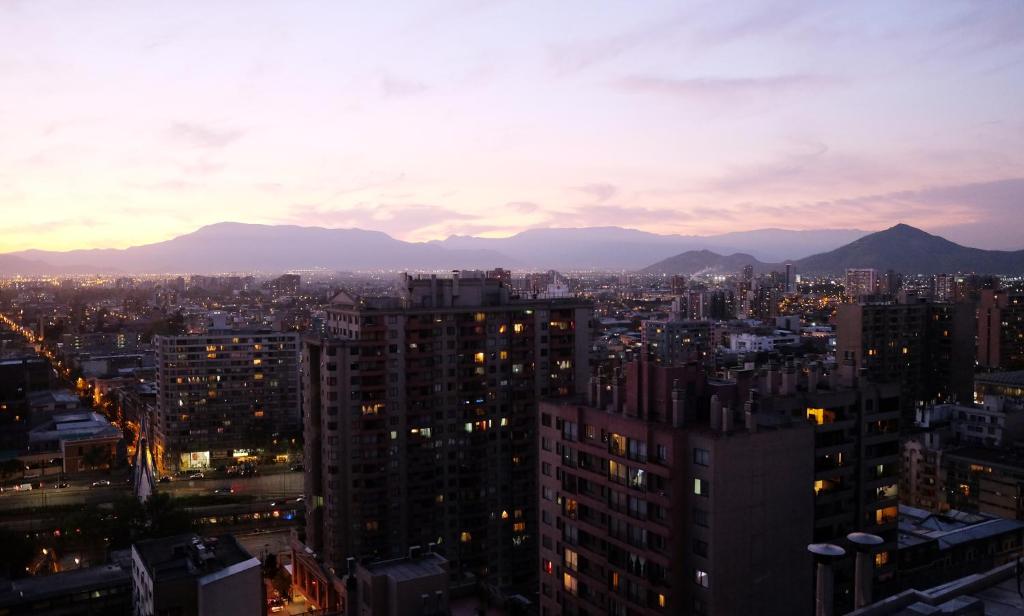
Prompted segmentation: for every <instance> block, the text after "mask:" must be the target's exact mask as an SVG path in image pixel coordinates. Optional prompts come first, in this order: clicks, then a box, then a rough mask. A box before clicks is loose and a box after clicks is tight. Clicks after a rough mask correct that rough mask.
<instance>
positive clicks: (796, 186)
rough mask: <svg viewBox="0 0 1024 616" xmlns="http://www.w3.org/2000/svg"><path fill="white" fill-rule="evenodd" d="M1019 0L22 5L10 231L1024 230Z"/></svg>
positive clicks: (969, 234) (8, 170) (1, 239)
mask: <svg viewBox="0 0 1024 616" xmlns="http://www.w3.org/2000/svg"><path fill="white" fill-rule="evenodd" d="M1022 23H1024V8H1022V5H1021V4H1020V3H1019V2H988V3H970V2H943V3H935V2H909V3H900V4H895V5H894V4H893V3H890V2H861V3H855V4H834V3H824V4H823V3H811V2H781V3H774V2H773V3H729V4H728V5H722V3H711V2H707V3H676V2H651V3H644V5H643V8H642V10H640V9H639V8H638V7H637V6H636V5H634V4H631V3H615V4H611V3H609V4H603V5H595V4H593V3H590V2H564V3H557V4H551V3H534V2H522V3H516V2H488V1H470V0H467V1H458V2H442V3H430V4H429V5H428V4H426V3H415V4H404V3H374V4H373V5H372V6H369V5H357V4H341V3H331V2H289V3H274V2H255V3H254V2H219V3H199V2H191V3H174V4H173V5H156V4H146V5H132V6H124V5H122V4H119V3H81V2H24V1H10V0H8V1H5V2H0V90H2V91H3V92H4V96H3V100H2V102H0V111H2V114H0V137H2V139H0V205H2V211H3V213H4V215H5V220H4V225H3V227H2V228H0V252H9V251H15V250H23V249H28V248H40V249H50V250H68V249H74V248H93V247H125V246H130V245H136V244H142V243H147V242H153V241H158V240H164V239H169V238H171V237H174V236H176V235H181V234H184V233H187V232H190V231H193V230H195V229H196V228H198V227H200V226H202V225H205V224H210V223H217V222H223V221H238V222H249V223H265V224H307V225H308V224H313V225H319V226H325V227H360V228H365V229H374V230H381V231H384V232H387V233H389V234H391V235H392V236H394V237H396V238H398V239H403V240H411V241H424V240H431V239H443V238H445V237H447V236H449V235H451V234H462V235H480V236H490V237H501V236H507V235H511V234H513V233H515V232H517V231H521V230H523V229H526V228H536V227H549V226H559V227H567V226H572V227H584V226H602V225H618V226H625V227H630V228H636V229H642V230H648V231H655V232H659V233H682V234H697V235H707V234H716V233H722V232H726V231H737V230H739V231H742V230H751V229H759V228H767V227H775V228H786V229H829V228H845V229H861V230H864V231H877V230H880V229H883V228H886V227H889V226H891V225H892V224H895V223H896V222H905V223H908V224H912V225H915V226H918V227H921V228H923V229H925V230H927V231H929V232H933V233H939V234H942V235H943V236H945V237H948V238H949V239H951V240H954V241H958V242H960V243H964V244H967V245H970V246H977V247H982V248H1001V249H1016V248H1024V243H1022V241H1021V239H1020V234H1019V232H1018V230H1017V229H1016V228H1013V227H1012V226H1007V225H1001V224H999V222H1000V221H1002V220H1004V219H1006V218H1007V217H1012V216H1014V215H1016V214H1017V213H1018V211H1019V210H1018V209H1017V208H1019V207H1020V204H1021V196H1022V194H1024V104H1022V103H1024V96H1022V95H1024V80H1022V79H1020V75H1021V71H1022V60H1024V36H1022Z"/></svg>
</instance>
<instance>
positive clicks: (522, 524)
mask: <svg viewBox="0 0 1024 616" xmlns="http://www.w3.org/2000/svg"><path fill="white" fill-rule="evenodd" d="M592 319H593V308H592V306H591V305H590V304H589V303H588V302H585V301H581V300H577V299H573V298H560V299H518V298H516V297H515V296H514V295H511V294H510V292H509V288H508V286H507V285H505V283H504V282H502V281H501V280H499V279H492V278H487V277H485V276H482V275H474V276H468V277H467V276H464V275H461V274H460V273H456V274H455V275H454V276H453V277H452V278H437V277H420V278H411V277H408V276H404V277H403V280H402V284H401V288H400V290H399V295H398V296H397V297H386V298H359V297H355V296H352V295H349V294H347V293H341V294H339V295H338V296H337V297H335V298H334V300H333V303H332V305H331V307H330V308H329V309H328V323H329V327H330V333H331V338H330V339H318V340H309V341H307V342H306V344H304V346H303V366H304V377H305V379H306V385H305V395H304V406H305V447H306V452H305V465H306V495H307V501H306V503H307V518H306V522H307V524H306V529H305V543H304V546H305V548H308V550H309V551H306V549H299V550H297V551H296V567H297V569H303V572H302V573H301V574H300V578H299V579H300V581H301V584H300V587H301V588H302V590H303V592H306V593H307V594H308V593H309V592H311V591H312V590H313V588H312V587H313V585H314V584H316V585H317V588H318V589H319V588H323V586H324V585H331V586H335V587H337V584H338V581H337V575H335V574H332V573H331V571H332V570H336V571H340V570H342V568H343V567H344V563H345V561H346V559H348V558H352V557H373V558H377V559H381V558H389V557H395V556H400V555H402V554H404V553H405V552H406V551H407V550H408V549H409V548H410V547H413V546H421V547H427V546H430V545H431V544H435V547H436V551H438V552H440V553H442V554H443V555H444V556H445V558H446V559H448V561H449V562H450V563H451V569H452V574H453V576H454V578H455V579H456V580H462V579H465V578H466V576H467V575H468V574H472V576H473V577H474V578H475V579H478V580H481V581H483V582H484V583H485V584H488V585H489V586H490V587H492V588H494V589H496V590H497V592H500V593H502V594H509V593H516V592H529V591H530V590H532V589H533V588H534V585H535V581H536V567H534V566H533V564H534V562H535V560H534V559H535V555H536V541H537V537H536V529H537V517H536V516H537V509H536V502H535V498H534V494H535V488H536V478H535V469H536V454H535V443H536V417H537V402H538V400H539V399H541V398H546V397H554V398H557V397H565V396H571V395H574V394H576V393H577V392H579V391H583V390H584V389H585V388H586V379H587V375H588V374H589V365H588V354H589V350H590V346H591V327H592ZM340 596H341V593H340V592H337V593H335V592H330V593H321V595H320V596H319V605H320V607H325V608H330V607H332V606H334V607H337V603H338V601H339V597H340Z"/></svg>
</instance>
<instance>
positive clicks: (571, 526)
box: [539, 362, 814, 615]
mask: <svg viewBox="0 0 1024 616" xmlns="http://www.w3.org/2000/svg"><path fill="white" fill-rule="evenodd" d="M608 389H609V388H608V387H606V386H605V385H604V384H598V385H595V388H594V391H593V393H592V395H591V399H590V402H589V403H587V404H580V403H572V402H563V403H559V402H543V403H542V404H541V415H540V419H539V421H540V428H539V429H540V448H541V451H540V468H539V473H540V474H539V483H540V486H539V487H540V491H539V497H540V503H541V507H540V510H541V525H540V534H541V546H540V572H541V573H540V579H541V581H540V608H541V614H587V613H590V614H605V613H606V614H620V615H626V614H683V613H692V614H742V613H757V614H791V613H794V609H796V610H797V611H800V608H801V606H802V607H803V608H804V610H809V609H810V605H811V604H810V600H811V586H812V578H811V563H810V557H809V554H808V553H807V551H806V549H805V548H806V545H807V544H808V543H810V542H811V540H812V534H813V512H814V504H813V498H814V497H813V492H812V491H811V489H810V487H811V485H813V482H814V470H813V450H814V429H813V426H812V425H811V424H810V423H809V422H807V421H806V420H804V419H803V418H802V417H796V418H795V419H794V418H793V417H791V416H789V415H785V416H780V415H773V414H769V413H761V412H760V411H759V412H757V413H751V412H746V413H744V412H743V409H742V407H738V406H734V407H731V408H730V406H728V405H727V406H723V405H722V400H721V399H720V398H719V395H718V393H715V392H717V391H721V392H722V393H723V397H725V398H727V399H728V396H729V394H730V393H733V392H731V391H730V389H729V387H728V385H727V384H726V385H724V386H723V384H722V383H710V384H709V383H708V382H707V381H706V377H705V375H704V373H703V370H701V369H700V368H698V367H697V366H696V365H694V364H691V365H689V366H676V367H664V366H653V365H652V364H649V363H647V362H644V363H642V364H631V365H628V366H627V370H626V371H625V374H624V375H623V377H622V378H621V379H618V380H617V382H615V383H614V384H613V385H612V386H611V388H610V389H611V393H608ZM727 392H728V393H727ZM748 408H749V407H748ZM798 589H804V590H805V591H806V592H802V593H801V591H800V590H798Z"/></svg>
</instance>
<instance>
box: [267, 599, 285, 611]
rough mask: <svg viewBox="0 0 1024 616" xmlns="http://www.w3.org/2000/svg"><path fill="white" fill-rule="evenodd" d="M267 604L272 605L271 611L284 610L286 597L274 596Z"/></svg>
mask: <svg viewBox="0 0 1024 616" xmlns="http://www.w3.org/2000/svg"><path fill="white" fill-rule="evenodd" d="M267 605H268V606H270V612H271V613H273V614H276V613H278V612H282V611H284V599H282V598H281V597H274V598H273V599H270V600H269V601H267Z"/></svg>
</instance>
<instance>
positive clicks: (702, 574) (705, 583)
mask: <svg viewBox="0 0 1024 616" xmlns="http://www.w3.org/2000/svg"><path fill="white" fill-rule="evenodd" d="M693 581H694V582H695V583H696V584H697V586H701V587H703V588H711V580H710V578H709V577H708V572H707V571H701V570H700V569H694V570H693Z"/></svg>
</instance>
